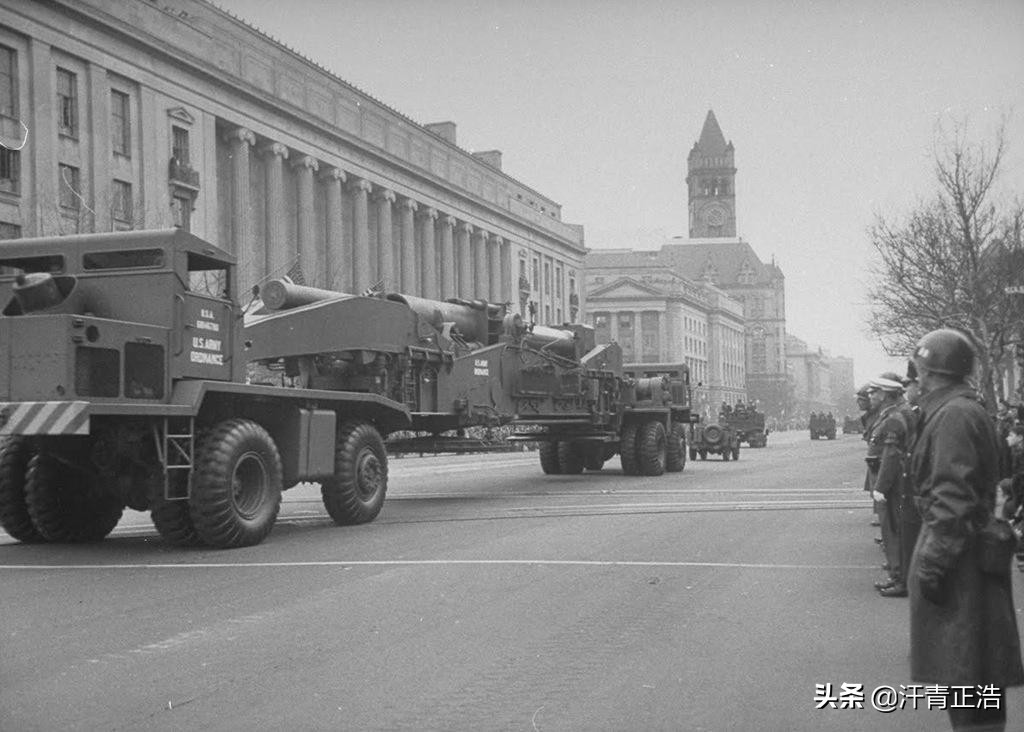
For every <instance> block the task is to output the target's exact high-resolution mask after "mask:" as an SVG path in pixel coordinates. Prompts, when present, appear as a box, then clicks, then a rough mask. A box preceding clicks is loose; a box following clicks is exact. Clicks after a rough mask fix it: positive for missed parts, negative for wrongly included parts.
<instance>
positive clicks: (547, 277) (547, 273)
mask: <svg viewBox="0 0 1024 732" xmlns="http://www.w3.org/2000/svg"><path fill="white" fill-rule="evenodd" d="M544 294H545V295H550V294H551V263H550V262H545V263H544Z"/></svg>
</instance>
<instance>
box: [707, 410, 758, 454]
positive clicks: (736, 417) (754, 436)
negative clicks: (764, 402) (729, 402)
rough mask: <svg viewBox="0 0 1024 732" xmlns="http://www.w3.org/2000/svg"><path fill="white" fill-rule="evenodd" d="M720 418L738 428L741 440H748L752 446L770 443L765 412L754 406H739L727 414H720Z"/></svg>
mask: <svg viewBox="0 0 1024 732" xmlns="http://www.w3.org/2000/svg"><path fill="white" fill-rule="evenodd" d="M718 420H719V422H720V423H722V424H726V425H729V426H730V427H732V428H733V429H734V430H736V435H737V437H738V438H739V441H740V442H746V443H747V444H748V445H749V446H750V447H764V446H765V445H767V444H768V430H767V429H766V428H765V422H764V413H763V412H759V411H757V410H756V409H754V408H753V407H743V408H738V409H734V410H732V411H731V412H729V413H727V414H719V415H718Z"/></svg>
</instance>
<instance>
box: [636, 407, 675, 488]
mask: <svg viewBox="0 0 1024 732" xmlns="http://www.w3.org/2000/svg"><path fill="white" fill-rule="evenodd" d="M637 442H638V447H637V453H638V457H639V462H640V473H641V474H642V475H664V474H665V461H666V448H667V442H668V440H667V439H666V435H665V425H663V424H662V423H661V422H657V421H654V420H652V421H650V422H646V423H645V424H644V425H643V426H642V427H641V428H640V432H639V434H638V436H637Z"/></svg>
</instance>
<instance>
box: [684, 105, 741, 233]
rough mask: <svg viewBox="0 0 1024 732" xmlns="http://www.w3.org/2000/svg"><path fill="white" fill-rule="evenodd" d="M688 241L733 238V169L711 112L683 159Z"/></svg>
mask: <svg viewBox="0 0 1024 732" xmlns="http://www.w3.org/2000/svg"><path fill="white" fill-rule="evenodd" d="M686 167H687V172H686V185H687V194H688V199H689V201H688V210H689V219H690V238H695V239H696V238H728V237H735V236H736V186H735V181H736V166H735V162H734V150H733V146H732V143H731V142H726V140H725V135H723V134H722V128H721V127H719V125H718V119H717V118H716V117H715V112H714V110H711V109H709V110H708V114H707V116H706V117H705V118H704V127H703V128H702V129H701V131H700V138H699V139H698V140H697V142H695V143H694V144H693V148H692V149H691V150H690V154H689V156H688V157H687V160H686Z"/></svg>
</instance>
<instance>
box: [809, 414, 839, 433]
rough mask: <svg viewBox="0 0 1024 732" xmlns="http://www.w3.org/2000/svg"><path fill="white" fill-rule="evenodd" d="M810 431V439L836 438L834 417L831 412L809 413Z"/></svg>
mask: <svg viewBox="0 0 1024 732" xmlns="http://www.w3.org/2000/svg"><path fill="white" fill-rule="evenodd" d="M810 431H811V439H812V440H821V439H825V440H834V439H836V418H835V417H833V416H832V413H831V412H830V413H828V414H814V413H813V412H812V413H811V419H810Z"/></svg>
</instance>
